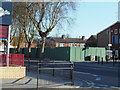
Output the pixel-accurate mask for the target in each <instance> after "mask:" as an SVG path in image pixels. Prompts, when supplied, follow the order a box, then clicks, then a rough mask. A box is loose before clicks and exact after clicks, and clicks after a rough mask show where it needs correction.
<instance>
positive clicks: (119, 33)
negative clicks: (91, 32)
mask: <svg viewBox="0 0 120 90" xmlns="http://www.w3.org/2000/svg"><path fill="white" fill-rule="evenodd" d="M97 40H98V43H97V46H98V47H105V48H106V49H111V50H118V51H119V49H120V21H117V22H116V23H114V24H112V25H111V26H109V27H107V28H106V29H104V30H103V31H101V32H99V33H98V34H97Z"/></svg>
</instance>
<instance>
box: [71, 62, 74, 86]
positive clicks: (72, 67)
mask: <svg viewBox="0 0 120 90" xmlns="http://www.w3.org/2000/svg"><path fill="white" fill-rule="evenodd" d="M70 78H71V82H72V83H71V85H74V63H73V64H71V73H70Z"/></svg>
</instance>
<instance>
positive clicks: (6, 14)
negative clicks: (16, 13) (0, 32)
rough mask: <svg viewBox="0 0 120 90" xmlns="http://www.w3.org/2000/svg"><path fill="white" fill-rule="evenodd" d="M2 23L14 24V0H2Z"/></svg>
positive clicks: (0, 8) (0, 10)
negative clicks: (3, 0) (7, 0)
mask: <svg viewBox="0 0 120 90" xmlns="http://www.w3.org/2000/svg"><path fill="white" fill-rule="evenodd" d="M0 24H1V25H11V24H12V2H0Z"/></svg>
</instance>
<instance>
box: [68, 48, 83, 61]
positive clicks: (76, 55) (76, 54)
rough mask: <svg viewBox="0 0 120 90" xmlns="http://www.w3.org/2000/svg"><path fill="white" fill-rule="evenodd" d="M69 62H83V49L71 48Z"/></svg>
mask: <svg viewBox="0 0 120 90" xmlns="http://www.w3.org/2000/svg"><path fill="white" fill-rule="evenodd" d="M70 61H74V62H79V61H84V49H83V48H81V47H71V48H70Z"/></svg>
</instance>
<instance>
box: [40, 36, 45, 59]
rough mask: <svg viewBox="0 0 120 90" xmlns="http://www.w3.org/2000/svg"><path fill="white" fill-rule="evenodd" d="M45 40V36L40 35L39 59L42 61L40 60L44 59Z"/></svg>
mask: <svg viewBox="0 0 120 90" xmlns="http://www.w3.org/2000/svg"><path fill="white" fill-rule="evenodd" d="M45 40H46V37H42V45H41V53H40V61H42V60H43V59H44V50H45Z"/></svg>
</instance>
